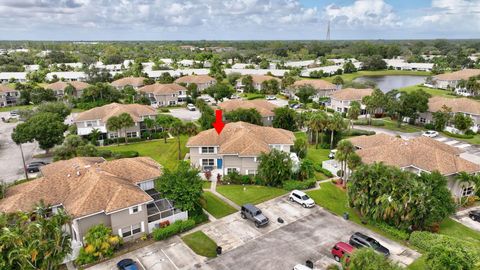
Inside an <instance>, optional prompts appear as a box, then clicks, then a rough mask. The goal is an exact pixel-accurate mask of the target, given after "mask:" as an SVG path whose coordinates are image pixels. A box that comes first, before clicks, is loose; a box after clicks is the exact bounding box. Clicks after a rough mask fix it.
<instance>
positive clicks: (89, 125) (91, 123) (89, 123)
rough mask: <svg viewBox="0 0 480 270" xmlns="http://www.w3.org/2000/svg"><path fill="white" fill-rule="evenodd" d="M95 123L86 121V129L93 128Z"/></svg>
mask: <svg viewBox="0 0 480 270" xmlns="http://www.w3.org/2000/svg"><path fill="white" fill-rule="evenodd" d="M96 123H97V121H87V122H85V124H86V126H87V127H93V126H95V124H96Z"/></svg>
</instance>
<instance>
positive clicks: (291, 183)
mask: <svg viewBox="0 0 480 270" xmlns="http://www.w3.org/2000/svg"><path fill="white" fill-rule="evenodd" d="M316 182H317V181H316V180H315V179H309V180H305V181H298V180H286V181H284V182H283V189H286V190H294V189H309V188H313V187H315V183H316Z"/></svg>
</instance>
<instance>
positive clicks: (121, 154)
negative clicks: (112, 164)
mask: <svg viewBox="0 0 480 270" xmlns="http://www.w3.org/2000/svg"><path fill="white" fill-rule="evenodd" d="M138 155H139V154H138V152H137V151H117V152H112V157H114V158H116V159H119V158H134V157H138Z"/></svg>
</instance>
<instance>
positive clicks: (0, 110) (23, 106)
mask: <svg viewBox="0 0 480 270" xmlns="http://www.w3.org/2000/svg"><path fill="white" fill-rule="evenodd" d="M33 107H34V105H19V106H10V107H1V108H0V112H9V111H15V110H27V109H32V108H33Z"/></svg>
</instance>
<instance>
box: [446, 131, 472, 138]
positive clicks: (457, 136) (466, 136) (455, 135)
mask: <svg viewBox="0 0 480 270" xmlns="http://www.w3.org/2000/svg"><path fill="white" fill-rule="evenodd" d="M443 133H445V135H447V136H449V137H454V138H459V139H472V138H473V137H474V135H467V134H456V133H451V132H448V131H444V132H443Z"/></svg>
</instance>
